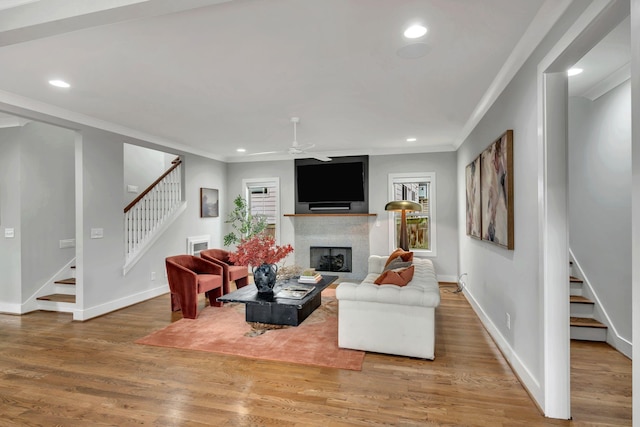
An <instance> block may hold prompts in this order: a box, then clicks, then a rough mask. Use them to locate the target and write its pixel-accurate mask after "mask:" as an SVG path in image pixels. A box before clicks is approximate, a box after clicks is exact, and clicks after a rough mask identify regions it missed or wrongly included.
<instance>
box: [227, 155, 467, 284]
mask: <svg viewBox="0 0 640 427" xmlns="http://www.w3.org/2000/svg"><path fill="white" fill-rule="evenodd" d="M455 165H456V153H455V152H448V153H419V154H402V155H393V156H370V157H369V212H370V213H375V214H377V216H376V217H375V219H372V220H370V222H371V223H372V224H371V227H370V235H369V247H370V250H371V253H372V254H387V253H389V226H388V221H389V219H388V212H386V211H385V210H384V206H385V204H386V203H387V202H388V200H387V199H388V193H389V190H388V174H390V173H404V172H436V180H437V221H438V229H437V230H438V231H437V232H438V256H437V257H435V258H433V261H434V265H435V267H436V271H437V273H438V277H439V278H441V280H442V279H445V280H453V279H455V278H456V277H457V274H458V269H457V263H458V255H457V252H458V242H457V239H456V237H457V222H456V209H457V204H456V203H457V200H456V179H457V178H456V169H455ZM228 171H229V174H228V181H229V185H228V187H227V189H228V193H227V194H226V195H225V196H224V198H225V200H226V203H227V206H226V207H224V208H222V209H221V211H220V215H221V216H224V217H225V218H226V216H227V214H228V211H229V206H232V201H233V199H234V198H235V197H236V196H237V195H238V194H243V193H242V180H243V179H246V178H267V177H280V186H281V193H280V194H281V200H280V203H281V205H280V206H281V212H282V213H283V214H286V213H294V207H295V193H294V191H295V183H294V162H293V160H291V161H278V162H256V163H231V164H229V165H228ZM222 197H223V196H221V198H222ZM295 221H296V218H295V217H282V218H281V227H282V230H281V232H282V234H281V243H291V244H292V245H293V244H294V242H295V238H294V226H295ZM374 223H375V224H374ZM327 233H330V230H327ZM294 255H295V247H294Z"/></svg>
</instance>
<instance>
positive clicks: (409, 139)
mask: <svg viewBox="0 0 640 427" xmlns="http://www.w3.org/2000/svg"><path fill="white" fill-rule="evenodd" d="M416 141H417V139H416V138H407V142H416Z"/></svg>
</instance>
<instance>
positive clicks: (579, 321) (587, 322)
mask: <svg viewBox="0 0 640 427" xmlns="http://www.w3.org/2000/svg"><path fill="white" fill-rule="evenodd" d="M569 324H570V325H571V326H584V327H588V328H603V329H606V328H607V325H604V324H602V323H600V322H598V321H597V320H596V319H591V318H588V317H572V318H571V319H570V321H569Z"/></svg>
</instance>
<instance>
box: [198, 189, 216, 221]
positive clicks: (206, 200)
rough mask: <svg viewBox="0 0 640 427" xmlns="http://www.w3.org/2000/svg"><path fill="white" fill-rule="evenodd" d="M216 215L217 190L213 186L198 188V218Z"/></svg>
mask: <svg viewBox="0 0 640 427" xmlns="http://www.w3.org/2000/svg"><path fill="white" fill-rule="evenodd" d="M217 216H218V190H216V189H214V188H200V218H215V217H217Z"/></svg>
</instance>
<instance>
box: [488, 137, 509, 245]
mask: <svg viewBox="0 0 640 427" xmlns="http://www.w3.org/2000/svg"><path fill="white" fill-rule="evenodd" d="M480 193H481V194H480V200H481V206H482V208H481V230H482V232H481V234H482V240H485V241H488V242H492V243H495V244H497V245H500V246H502V247H504V248H507V249H513V248H514V235H513V234H514V233H513V228H514V227H513V131H512V130H508V131H506V132H505V133H504V134H502V136H500V138H498V139H497V140H496V141H494V142H493V143H492V144H491V145H489V147H487V148H486V149H485V150H484V151H483V152H482V153H481V154H480Z"/></svg>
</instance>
